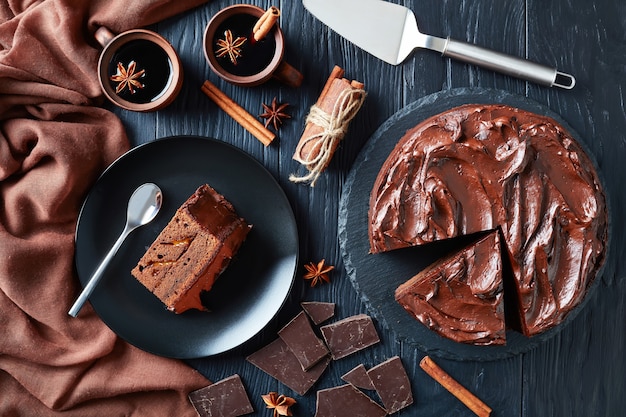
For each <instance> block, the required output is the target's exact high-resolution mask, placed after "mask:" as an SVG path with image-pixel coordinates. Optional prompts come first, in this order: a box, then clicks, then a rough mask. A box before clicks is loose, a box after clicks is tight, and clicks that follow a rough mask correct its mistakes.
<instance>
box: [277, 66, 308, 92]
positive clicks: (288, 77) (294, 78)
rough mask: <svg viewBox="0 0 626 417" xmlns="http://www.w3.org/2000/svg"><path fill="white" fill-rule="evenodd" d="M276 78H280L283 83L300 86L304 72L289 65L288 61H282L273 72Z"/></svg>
mask: <svg viewBox="0 0 626 417" xmlns="http://www.w3.org/2000/svg"><path fill="white" fill-rule="evenodd" d="M272 75H273V76H274V78H276V79H278V80H279V81H281V82H282V83H284V84H286V85H288V86H289V87H300V85H301V84H302V79H303V77H302V74H301V73H300V71H298V70H297V69H295V68H294V67H292V66H291V65H289V64H288V63H287V62H285V61H282V62H281V63H280V64H279V65H278V68H276V71H274V73H273V74H272Z"/></svg>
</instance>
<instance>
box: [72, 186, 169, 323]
mask: <svg viewBox="0 0 626 417" xmlns="http://www.w3.org/2000/svg"><path fill="white" fill-rule="evenodd" d="M162 203H163V193H162V192H161V189H160V188H159V187H158V186H157V185H156V184H153V183H146V184H143V185H141V186H139V187H138V188H137V189H136V190H135V191H134V192H133V194H132V195H131V196H130V199H129V200H128V208H127V210H126V225H125V226H124V230H123V231H122V233H121V234H120V236H119V238H118V239H117V241H115V243H114V244H113V247H112V248H111V249H110V250H109V252H108V253H107V255H106V256H105V257H104V259H103V260H102V262H101V263H100V265H98V268H96V271H95V272H94V273H93V275H92V276H91V278H89V281H87V285H85V288H83V291H82V292H81V293H80V295H79V296H78V298H77V299H76V301H75V302H74V304H73V305H72V307H71V308H70V310H69V312H68V314H69V315H70V316H72V317H76V316H77V315H78V312H79V311H80V309H81V308H82V307H83V304H85V301H87V299H88V298H89V296H90V295H91V293H92V292H93V290H94V289H95V288H96V285H98V282H100V280H101V279H102V276H103V275H104V271H105V270H106V267H107V265H108V264H109V263H110V262H111V260H112V259H113V257H115V254H116V253H117V251H118V250H119V248H120V247H121V246H122V243H124V240H125V239H126V238H127V237H128V235H129V234H130V233H131V232H132V231H133V230H135V229H136V228H138V227H140V226H143V225H145V224H148V223H150V222H151V221H152V220H153V219H154V218H155V217H156V215H157V214H158V212H159V210H161V205H162Z"/></svg>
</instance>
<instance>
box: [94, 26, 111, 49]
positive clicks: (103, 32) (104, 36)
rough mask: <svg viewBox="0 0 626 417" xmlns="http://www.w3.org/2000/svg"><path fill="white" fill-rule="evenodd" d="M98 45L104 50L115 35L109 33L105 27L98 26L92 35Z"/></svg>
mask: <svg viewBox="0 0 626 417" xmlns="http://www.w3.org/2000/svg"><path fill="white" fill-rule="evenodd" d="M93 36H94V37H95V38H96V40H97V41H98V43H99V44H100V45H102V47H103V48H104V47H105V46H107V45H108V44H109V42H111V40H112V39H113V38H114V37H115V34H113V32H111V31H110V30H109V29H108V28H107V27H104V26H100V27H99V28H98V29H97V30H96V32H95V33H94V34H93Z"/></svg>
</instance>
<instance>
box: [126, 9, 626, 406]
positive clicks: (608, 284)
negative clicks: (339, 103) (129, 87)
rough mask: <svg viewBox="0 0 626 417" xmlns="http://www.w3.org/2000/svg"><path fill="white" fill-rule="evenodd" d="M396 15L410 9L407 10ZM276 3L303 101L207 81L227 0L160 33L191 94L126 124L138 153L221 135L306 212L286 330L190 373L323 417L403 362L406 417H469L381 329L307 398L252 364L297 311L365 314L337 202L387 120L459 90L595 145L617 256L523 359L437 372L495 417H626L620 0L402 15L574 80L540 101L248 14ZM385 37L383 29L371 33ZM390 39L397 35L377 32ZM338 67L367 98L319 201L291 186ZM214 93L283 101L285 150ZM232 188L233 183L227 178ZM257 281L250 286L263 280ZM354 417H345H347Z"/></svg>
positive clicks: (130, 116)
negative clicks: (351, 375)
mask: <svg viewBox="0 0 626 417" xmlns="http://www.w3.org/2000/svg"><path fill="white" fill-rule="evenodd" d="M396 2H398V1H397V0H396ZM248 3H250V4H256V5H258V6H261V7H264V8H266V7H268V6H269V5H271V4H273V5H276V6H277V7H279V8H280V9H281V11H282V17H281V20H280V25H281V27H282V29H283V31H284V33H285V36H286V40H287V46H286V55H285V57H286V59H287V61H288V62H290V63H291V64H292V65H293V66H295V67H296V68H298V69H300V70H301V72H302V73H303V74H304V83H303V85H302V86H301V87H300V88H297V89H294V88H290V87H286V86H284V85H281V84H279V83H278V82H276V81H270V82H268V83H267V84H265V85H262V86H259V87H254V88H242V87H235V86H232V85H230V84H226V83H224V82H222V81H221V80H220V79H218V78H217V77H216V76H215V75H214V74H213V73H211V72H210V70H209V67H208V65H207V63H206V61H205V58H204V56H203V52H202V34H203V30H204V27H205V25H206V24H207V22H208V21H209V19H210V18H211V16H213V15H214V14H215V13H216V12H217V11H219V10H220V9H221V8H223V7H226V6H228V5H230V4H233V3H232V2H230V1H225V0H214V1H211V2H209V3H208V4H206V5H205V6H202V7H200V8H197V9H194V10H191V11H189V12H188V13H186V14H184V15H180V16H177V17H175V18H172V19H169V20H167V21H164V22H162V23H160V24H158V25H156V26H155V27H154V28H153V29H155V30H156V31H158V32H159V33H161V34H162V35H163V36H164V37H165V38H167V39H168V40H169V41H170V42H171V43H172V44H173V45H174V47H175V48H176V49H177V51H178V52H179V54H180V56H181V58H182V61H183V65H184V72H185V84H184V87H183V90H182V92H181V94H180V95H179V97H178V98H177V100H176V101H175V102H174V103H173V104H172V105H171V106H169V107H168V108H166V109H164V110H162V111H159V112H156V113H147V114H140V113H132V112H127V111H124V110H119V109H118V110H116V113H117V114H118V115H119V116H120V117H121V118H122V120H123V121H124V123H125V124H126V126H127V129H128V132H129V135H130V137H131V141H132V142H133V144H135V145H137V144H141V143H145V142H148V141H151V140H154V139H156V138H161V137H165V136H172V135H188V134H191V135H201V136H210V137H214V138H217V139H219V140H222V141H224V142H228V143H230V144H233V145H235V146H237V147H239V148H240V149H242V150H244V151H245V152H247V153H248V154H250V155H252V156H253V157H254V158H255V159H257V160H258V161H259V162H260V163H262V164H263V165H264V166H265V167H266V168H267V169H268V170H269V171H270V172H271V173H272V174H273V176H274V177H275V178H276V179H277V180H278V182H279V183H280V185H281V186H282V188H283V189H284V191H285V193H286V195H287V197H288V199H289V201H290V203H291V205H292V208H293V211H294V213H295V216H296V219H297V223H298V229H299V239H300V265H299V270H298V276H297V277H296V280H295V284H294V287H293V290H292V292H291V295H290V296H289V298H288V300H287V301H286V304H285V306H284V307H283V308H282V310H281V311H280V313H279V314H278V316H277V317H276V318H275V319H274V320H273V321H272V322H271V323H270V325H269V326H267V327H266V329H265V330H263V331H262V332H261V333H260V334H259V335H257V336H256V337H254V338H253V339H252V340H250V341H249V342H247V343H245V344H244V345H242V346H240V347H238V348H235V349H234V350H232V351H229V352H226V353H223V354H220V355H218V356H216V357H209V358H200V359H194V360H191V361H189V363H190V364H191V365H192V366H194V367H196V368H197V369H198V370H199V371H200V372H202V373H203V374H205V375H206V376H207V377H208V378H210V379H212V380H213V381H218V380H220V379H222V378H225V377H228V376H230V375H232V374H235V373H237V374H239V375H240V376H241V377H242V379H243V381H244V384H245V386H246V388H247V390H248V393H249V395H250V397H251V399H252V402H253V405H254V407H255V410H256V413H255V415H270V411H267V410H265V409H264V404H263V402H262V400H261V397H260V396H261V394H265V393H267V392H268V391H278V392H281V393H284V394H286V395H290V396H293V397H295V398H296V400H297V401H298V405H297V406H296V407H294V409H293V411H294V414H295V415H297V416H299V417H305V416H313V415H314V413H315V392H316V390H317V389H321V388H327V387H332V386H336V385H339V384H341V383H342V381H341V379H340V376H341V375H342V374H343V373H344V372H346V371H348V370H350V369H351V368H352V367H353V366H355V365H357V364H358V363H363V364H365V366H367V367H370V366H373V365H375V364H377V363H379V362H382V361H383V360H385V359H387V358H389V357H391V356H394V355H399V356H400V357H401V358H402V361H403V363H404V364H405V366H406V367H407V370H408V372H409V375H410V378H411V382H412V385H413V392H414V395H415V398H416V401H415V404H414V405H413V406H411V407H410V408H408V409H406V410H404V411H402V412H400V413H399V414H398V415H402V416H418V415H419V416H461V415H464V416H465V415H472V413H471V412H470V411H469V410H468V409H467V408H465V406H463V405H462V404H461V403H460V402H459V401H457V400H456V399H455V398H453V397H452V396H451V395H450V394H449V393H447V392H446V391H445V390H444V389H443V388H442V387H441V386H439V385H438V384H437V383H435V382H434V381H433V380H432V379H431V378H430V377H428V376H427V375H426V374H424V373H423V372H422V371H421V369H420V368H419V366H418V362H419V360H420V359H421V358H422V357H423V356H424V353H423V352H422V351H420V350H418V349H416V348H414V347H411V346H408V345H405V344H403V343H401V342H399V341H397V340H395V338H394V336H393V334H392V333H391V332H389V331H388V329H386V328H384V327H383V326H382V325H380V323H378V322H377V327H378V331H379V333H380V335H381V339H382V343H380V344H378V345H377V346H374V347H371V348H368V349H367V350H364V351H363V352H362V353H359V354H357V355H353V356H352V357H349V358H346V359H344V360H341V361H335V362H333V363H332V364H331V366H330V368H329V369H328V370H327V371H326V373H325V374H324V375H323V377H322V378H321V380H320V381H319V382H318V383H317V385H316V386H315V387H314V388H313V389H311V391H309V393H308V394H307V395H305V396H299V395H297V394H295V393H294V392H292V391H291V390H290V389H289V388H287V387H286V386H284V385H282V384H281V383H279V382H277V381H276V380H274V379H273V378H271V377H269V376H267V375H266V374H264V373H263V372H261V371H260V370H258V369H257V368H255V367H254V366H252V365H251V364H249V363H247V362H246V361H245V357H246V356H247V355H249V354H250V353H252V352H254V351H255V350H256V349H258V348H260V347H262V346H264V345H265V344H267V343H269V342H270V341H272V340H273V339H274V338H275V337H276V331H277V330H278V329H280V328H281V327H282V326H283V325H284V324H286V323H287V322H288V321H289V320H290V319H291V318H292V317H293V316H294V315H295V313H296V312H297V311H298V310H299V303H300V302H301V301H312V300H315V301H330V302H335V303H337V317H339V318H343V317H347V316H350V315H353V314H357V313H368V311H367V308H366V306H365V304H364V303H363V302H362V301H361V299H360V296H359V294H358V293H357V292H356V291H355V289H354V288H353V286H352V284H351V281H350V280H349V279H348V277H347V274H346V272H345V269H344V266H343V263H342V256H341V250H340V245H339V242H338V238H337V235H338V222H337V218H338V211H339V201H340V197H341V194H342V190H343V187H344V184H345V180H346V178H347V176H348V174H349V171H350V169H351V166H352V164H353V162H354V160H355V159H356V158H357V155H358V153H359V151H360V150H361V149H362V148H363V146H364V145H365V143H366V142H367V140H368V138H369V137H370V136H371V135H372V134H373V133H374V132H375V130H376V129H377V128H378V127H379V126H380V125H381V124H382V123H383V122H384V121H385V120H386V119H388V118H389V117H390V116H392V115H393V114H394V113H396V112H398V111H399V110H401V109H402V108H404V107H405V106H407V105H408V104H410V103H412V102H413V101H415V100H418V99H420V98H422V97H424V96H426V95H429V94H432V93H436V92H439V91H445V90H450V89H453V88H459V87H480V88H495V89H499V90H505V91H507V92H510V93H512V94H516V95H519V96H525V97H528V98H531V99H533V100H535V101H537V102H539V103H541V104H543V105H545V106H547V107H548V108H549V109H551V110H552V111H554V112H556V113H557V114H559V115H560V116H561V117H562V118H563V119H564V120H565V121H566V122H567V123H568V124H569V125H570V126H571V127H572V128H573V129H575V130H576V131H577V132H578V133H579V134H580V136H581V137H582V138H583V140H584V141H585V144H586V145H587V147H588V148H589V150H590V153H591V154H592V155H593V156H594V157H595V158H596V160H597V161H598V165H599V169H600V171H601V174H602V175H603V176H604V179H605V183H606V188H607V193H608V194H609V196H610V203H611V204H610V209H611V211H612V215H613V221H612V225H611V233H612V241H611V245H610V250H609V258H608V261H607V266H606V268H605V270H604V273H603V275H602V276H600V277H599V278H598V279H600V280H602V281H601V283H600V285H598V286H597V288H596V291H594V292H593V294H591V295H590V300H589V302H588V303H587V304H586V306H585V308H584V309H583V310H582V311H581V312H580V314H578V315H577V316H576V318H575V319H574V320H573V321H571V322H570V323H569V324H568V325H567V326H564V328H563V329H562V331H561V332H559V333H558V334H557V335H556V336H554V337H552V338H550V339H549V340H546V341H544V342H542V343H540V344H539V346H537V347H536V348H534V349H532V350H530V351H528V352H526V353H523V354H519V355H513V356H512V357H509V358H506V359H502V360H495V361H487V362H484V361H467V360H464V361H456V360H449V359H445V358H435V359H436V360H437V361H438V363H439V364H440V365H441V366H442V367H443V368H444V369H446V370H447V371H448V372H449V373H450V374H451V375H452V376H453V377H454V378H456V379H457V380H458V381H460V382H461V383H462V384H463V385H465V386H466V387H467V388H469V389H470V390H471V391H472V392H474V393H475V394H477V395H478V396H479V397H480V398H481V399H483V400H484V401H485V402H486V403H487V404H488V405H489V406H491V407H492V408H493V410H494V411H493V414H492V415H494V416H507V417H510V416H543V417H545V416H585V417H586V416H621V415H624V409H626V395H625V394H626V355H625V352H626V343H625V342H626V320H624V316H625V313H626V289H625V288H626V273H625V271H624V266H625V265H626V263H624V262H623V261H622V259H621V251H622V250H623V247H624V236H625V235H626V233H625V232H626V230H625V228H624V221H623V219H622V218H621V215H622V214H623V211H624V210H625V209H626V207H625V204H626V201H625V199H624V195H623V193H622V190H623V188H624V187H623V186H622V181H623V178H624V177H625V175H624V174H626V168H625V167H626V164H625V163H624V160H626V133H625V132H626V115H625V112H626V109H625V104H624V101H625V99H626V94H625V93H626V3H624V2H620V1H616V0H499V1H485V0H472V1H466V0H456V1H440V0H422V1H417V0H415V1H411V0H405V1H399V3H402V4H404V5H406V6H408V7H411V8H412V9H413V10H414V11H415V13H416V15H417V17H418V22H419V25H420V29H421V30H422V31H424V32H425V33H428V34H432V35H437V36H444V37H445V36H448V35H449V36H451V37H453V38H457V39H462V40H466V41H470V42H474V43H478V44H480V45H483V46H486V47H489V48H492V49H495V50H499V51H504V52H507V53H510V54H514V55H518V56H522V57H527V58H529V59H532V60H535V61H537V62H541V63H545V64H549V65H554V66H556V67H558V68H559V69H560V70H562V71H565V72H569V73H572V74H573V75H574V76H575V77H576V79H577V85H576V87H575V88H574V89H573V90H572V91H565V90H560V89H551V88H544V87H540V86H537V85H534V84H531V83H527V82H524V81H520V80H517V79H513V78H509V77H506V76H503V75H499V74H495V73H493V72H490V71H488V70H482V69H479V68H476V67H472V66H468V65H465V64H462V63H458V62H452V61H450V60H447V59H443V58H441V57H440V56H439V55H438V54H437V53H434V52H429V51H416V53H415V54H414V55H413V56H412V57H410V58H409V59H408V60H407V61H406V62H405V63H404V64H402V65H400V66H397V67H394V66H391V65H388V64H386V63H383V62H382V61H379V60H377V59H375V58H373V57H372V56H370V55H368V54H366V53H365V52H363V51H361V50H359V49H358V48H356V47H355V46H353V45H351V44H350V43H348V42H347V41H345V40H343V39H342V38H340V37H339V36H337V35H336V34H335V33H334V32H331V31H330V30H329V29H328V28H327V27H326V26H324V25H323V24H322V23H320V22H319V21H317V20H316V19H315V18H313V16H311V15H310V14H309V13H308V12H307V11H306V10H305V9H304V7H303V6H302V4H301V3H300V2H299V1H292V0H285V1H276V2H274V3H270V2H266V1H261V0H255V1H249V2H248ZM372 30H375V28H372ZM380 36H385V34H384V33H380ZM334 65H339V66H341V67H343V68H344V69H345V70H346V77H348V78H350V79H357V80H360V81H362V82H364V83H365V86H366V87H365V88H366V90H367V91H368V97H367V100H366V102H365V105H364V107H363V108H362V109H361V112H360V113H359V114H358V116H357V117H356V119H355V120H354V121H353V123H352V125H351V126H350V130H349V133H348V135H347V136H346V138H345V140H344V142H343V144H342V145H341V147H340V149H339V150H338V152H337V153H336V154H335V156H334V158H333V160H332V163H331V164H330V167H329V169H328V170H327V172H326V173H324V174H323V176H322V177H321V179H320V180H319V181H318V183H317V185H316V186H315V187H314V188H311V187H308V186H306V185H296V184H293V183H291V182H290V181H289V180H288V176H289V174H291V173H293V172H296V171H297V170H298V168H299V165H298V164H297V163H296V162H294V161H293V160H292V154H293V151H294V149H295V146H296V144H297V142H298V139H299V138H300V135H301V133H302V130H303V125H304V119H305V117H306V115H307V112H308V109H309V107H310V106H311V105H312V104H313V103H314V102H315V101H316V99H317V97H318V95H319V93H320V91H321V88H322V86H323V84H324V82H325V80H326V78H327V77H328V74H329V72H330V70H331V69H332V67H333V66H334ZM205 79H209V80H211V81H212V82H214V83H215V84H216V85H218V87H220V88H221V89H222V90H223V91H224V92H226V93H227V94H228V95H230V96H231V97H232V98H233V99H234V100H235V101H237V102H238V103H239V104H241V105H242V106H243V107H244V108H246V109H247V110H248V111H249V112H250V113H252V114H254V115H257V114H260V113H261V110H262V109H261V103H270V102H271V100H272V98H273V97H277V99H278V101H279V102H283V103H284V102H287V103H290V107H289V108H288V111H289V112H290V114H291V116H292V119H291V120H287V121H286V122H285V123H284V125H283V127H282V128H281V129H280V131H279V139H278V140H276V141H275V143H274V144H272V145H271V146H269V147H264V146H263V145H262V144H261V143H260V142H259V141H258V140H256V139H255V138H254V137H252V136H251V135H250V134H249V133H248V132H246V131H245V130H243V129H242V128H241V126H239V125H238V124H237V123H235V122H234V121H233V120H232V119H231V118H229V117H228V116H226V114H225V113H223V112H222V111H221V110H219V109H218V108H217V107H216V106H215V105H214V104H213V103H212V102H211V101H210V100H209V99H208V98H207V97H206V96H205V95H203V94H202V93H201V91H200V86H201V85H202V83H203V81H204V80H205ZM225 175H226V173H225ZM322 258H325V259H326V260H327V262H328V263H330V264H333V265H335V266H336V270H335V271H334V272H333V273H332V283H331V284H327V285H323V286H320V287H316V288H310V287H309V286H308V285H307V284H306V283H304V282H303V280H302V279H301V278H300V277H301V275H302V264H303V263H305V262H309V261H317V260H320V259H322ZM251 279H253V278H252V277H251ZM348 415H349V413H348V414H346V416H348Z"/></svg>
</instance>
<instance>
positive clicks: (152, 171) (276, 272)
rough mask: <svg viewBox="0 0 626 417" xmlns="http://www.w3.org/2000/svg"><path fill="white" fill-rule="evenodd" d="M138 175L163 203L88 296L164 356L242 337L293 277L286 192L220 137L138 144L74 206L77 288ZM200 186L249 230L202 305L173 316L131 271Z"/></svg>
mask: <svg viewBox="0 0 626 417" xmlns="http://www.w3.org/2000/svg"><path fill="white" fill-rule="evenodd" d="M146 182H154V183H155V184H157V185H158V186H159V187H160V188H161V190H162V191H163V207H162V209H161V211H160V212H159V214H158V215H157V217H156V218H155V219H154V220H153V221H152V223H150V224H148V225H146V226H143V227H141V228H139V229H137V230H135V231H134V232H133V233H131V235H130V236H129V237H128V238H127V240H126V241H125V242H124V245H123V246H122V247H121V249H120V251H119V252H118V254H117V256H116V257H115V259H114V260H113V262H112V263H111V264H110V265H109V268H108V269H107V270H106V273H105V276H104V277H103V280H102V281H101V282H100V284H99V285H98V287H97V288H96V289H95V291H94V293H93V295H92V296H91V298H90V301H91V303H92V305H93V307H94V309H95V310H96V312H97V313H98V314H99V315H100V317H101V318H102V320H103V321H104V322H105V323H106V324H107V325H108V326H109V327H110V328H111V329H112V330H113V331H114V332H115V333H117V334H118V335H119V336H121V337H122V338H123V339H125V340H127V341H128V342H130V343H132V344H133V345H135V346H137V347H139V348H141V349H144V350H147V351H149V352H153V353H156V354H159V355H162V356H168V357H175V358H196V357H204V356H209V355H215V354H218V353H221V352H224V351H227V350H229V349H232V348H234V347H236V346H239V345H240V344H242V343H244V342H246V341H247V340H249V339H250V338H252V337H253V336H254V335H255V334H257V333H258V332H259V331H260V330H261V329H262V328H263V327H264V326H265V325H266V324H267V323H268V322H269V321H270V320H271V319H272V318H273V317H274V316H275V314H276V313H277V312H278V310H279V309H280V308H281V306H282V304H283V302H284V301H285V299H286V298H287V295H288V293H289V291H290V289H291V286H292V283H293V279H294V276H295V271H296V267H297V261H298V232H297V227H296V223H295V219H294V215H293V211H292V210H291V206H290V205H289V202H288V200H287V198H286V196H285V194H284V192H283V191H282V189H281V188H280V186H279V185H278V183H277V182H276V181H275V180H274V178H273V177H272V175H271V174H270V173H269V172H268V171H267V170H266V169H265V168H264V167H263V166H262V165H261V164H259V163H258V162H257V161H256V160H254V159H253V158H251V157H250V156H248V155H247V154H245V153H244V152H242V151H241V150H239V149H237V148H235V147H233V146H231V145H229V144H226V143H224V142H220V141H218V140H214V139H208V138H201V137H189V136H183V137H172V138H166V139H161V140H157V141H154V142H149V143H147V144H144V145H141V146H138V147H136V148H134V149H132V150H131V151H129V152H128V153H126V154H124V155H123V156H122V157H120V158H119V159H118V160H117V161H115V162H114V163H113V164H112V165H111V166H110V167H109V168H108V169H107V170H106V172H104V174H103V175H102V176H101V177H100V179H99V180H98V181H97V183H96V184H95V186H94V187H93V189H92V190H91V191H90V193H89V195H88V197H87V199H86V200H85V203H84V205H83V208H82V210H81V213H80V217H79V220H78V227H77V231H76V267H77V270H78V276H79V278H80V281H81V283H82V284H83V285H85V283H86V282H87V280H88V279H89V276H90V275H91V273H92V272H93V271H94V269H95V268H96V267H97V265H98V264H99V262H100V260H101V259H102V258H103V257H104V255H105V254H106V253H107V251H108V250H109V248H110V247H111V246H112V245H113V243H114V242H115V240H116V239H117V237H118V235H119V234H120V232H121V231H122V229H123V226H124V222H125V219H126V206H127V202H128V199H129V197H130V195H131V194H132V192H133V191H134V190H135V188H137V187H138V186H139V185H141V184H143V183H146ZM205 183H208V184H209V185H211V186H212V187H213V188H215V189H216V190H217V191H218V192H220V193H221V194H223V195H224V196H225V197H226V199H228V200H229V201H231V202H232V203H233V205H234V206H235V208H236V210H237V212H238V213H239V214H240V215H241V216H242V217H244V218H245V219H246V220H247V221H248V222H249V223H251V224H252V225H253V228H252V230H251V232H250V233H249V235H248V237H247V239H246V241H245V242H244V243H243V245H242V247H241V248H240V250H239V252H238V253H237V255H236V257H235V258H234V259H233V260H232V262H231V263H230V265H229V267H228V268H227V269H226V271H225V272H224V273H223V274H222V276H220V278H219V279H218V280H217V282H216V283H215V285H214V287H213V289H212V290H211V291H210V292H209V293H207V294H206V298H205V299H203V301H204V303H205V305H206V306H207V307H208V308H209V309H210V312H200V311H197V310H191V311H188V312H185V313H183V314H180V315H177V314H174V313H171V312H169V311H167V310H166V309H165V306H164V305H163V304H162V303H161V302H160V301H159V300H158V299H157V298H156V297H155V296H154V295H152V294H151V293H150V292H148V291H147V290H146V289H145V288H144V287H143V286H142V285H141V284H140V283H139V282H138V281H136V280H135V278H133V276H132V275H131V274H130V271H131V269H132V268H133V267H134V266H135V264H136V263H137V261H138V260H139V258H140V257H141V256H142V255H143V254H144V252H145V250H146V249H147V247H148V246H149V245H150V244H151V243H152V241H153V240H154V239H155V238H156V236H157V235H158V234H159V232H160V231H161V229H162V228H163V227H165V225H166V224H167V222H168V221H169V220H170V218H171V217H172V216H173V214H174V212H175V211H176V209H177V208H178V207H179V206H180V205H181V204H182V203H183V202H184V201H185V200H186V199H187V198H188V197H189V196H190V195H191V194H193V192H194V191H195V190H196V188H197V187H198V186H200V185H202V184H205Z"/></svg>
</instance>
